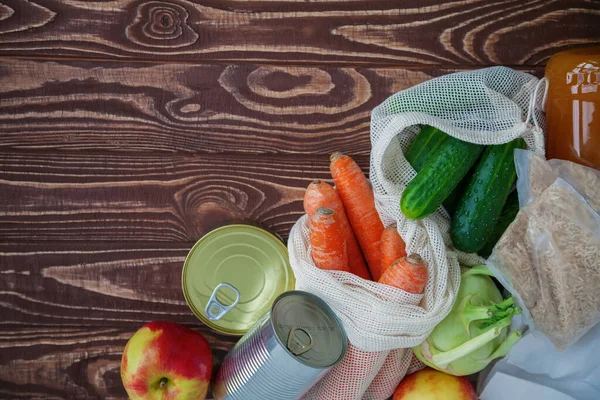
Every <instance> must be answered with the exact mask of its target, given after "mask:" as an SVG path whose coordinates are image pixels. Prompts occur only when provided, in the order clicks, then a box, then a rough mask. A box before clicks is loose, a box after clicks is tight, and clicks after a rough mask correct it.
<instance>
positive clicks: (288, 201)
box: [0, 152, 368, 242]
mask: <svg viewBox="0 0 600 400" xmlns="http://www.w3.org/2000/svg"><path fill="white" fill-rule="evenodd" d="M356 159H357V161H358V162H359V164H360V165H361V166H362V167H363V168H364V169H365V170H367V168H368V158H367V157H365V156H360V157H356ZM311 179H323V180H328V179H330V175H329V157H328V156H326V155H323V156H312V157H308V156H287V157H278V156H270V155H268V156H266V155H265V156H254V155H239V154H219V155H203V156H178V155H175V156H160V155H158V156H157V155H145V154H135V153H134V154H115V155H105V154H92V153H77V152H75V153H46V152H0V242H2V241H6V242H8V241H42V240H51V241H54V240H68V241H105V240H108V241H119V240H130V241H140V242H151V241H176V242H177V241H185V242H191V241H196V240H197V239H198V238H199V237H200V236H202V235H203V234H205V233H206V232H208V231H210V230H212V229H214V228H216V227H218V226H221V225H225V224H229V223H232V222H237V221H252V222H253V223H256V224H259V225H261V226H264V227H266V228H267V229H269V230H271V231H273V232H274V233H276V234H279V235H280V236H281V237H283V238H286V237H287V234H288V232H289V230H290V228H291V226H292V225H293V224H294V222H295V221H296V220H297V219H298V218H299V217H300V215H301V214H303V210H302V198H303V195H304V190H305V188H306V186H307V185H308V183H309V182H310V180H311Z"/></svg>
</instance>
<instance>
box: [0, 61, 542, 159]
mask: <svg viewBox="0 0 600 400" xmlns="http://www.w3.org/2000/svg"><path fill="white" fill-rule="evenodd" d="M454 71H455V70H444V69H437V68H423V69H390V68H379V69H369V68H365V69H362V68H358V69H355V68H316V67H273V66H255V65H228V66H222V65H189V64H177V63H169V64H159V65H157V64H150V63H126V64H124V63H115V62H77V61H61V62H55V61H26V60H6V59H5V60H2V62H1V63H0V99H2V100H1V101H0V130H1V131H2V135H0V148H2V147H6V148H19V149H45V150H54V149H57V150H86V149H91V150H95V151H97V150H111V151H126V150H133V151H161V152H191V153H196V152H203V153H206V152H223V151H225V152H234V151H235V152H241V153H297V154H330V153H332V152H335V151H342V152H345V153H349V154H365V155H366V154H368V153H369V150H370V142H369V121H370V113H371V110H372V109H373V108H374V107H376V106H377V105H378V104H379V103H381V102H382V101H383V100H385V99H386V98H387V97H388V96H390V95H391V94H393V93H395V92H397V91H399V90H402V89H406V88H408V87H411V86H414V85H416V84H418V83H421V82H423V81H425V80H428V79H430V78H431V77H434V76H438V75H441V74H444V73H449V72H454ZM530 72H532V71H531V70H530ZM533 72H536V70H534V71H533ZM538 72H539V71H538Z"/></svg>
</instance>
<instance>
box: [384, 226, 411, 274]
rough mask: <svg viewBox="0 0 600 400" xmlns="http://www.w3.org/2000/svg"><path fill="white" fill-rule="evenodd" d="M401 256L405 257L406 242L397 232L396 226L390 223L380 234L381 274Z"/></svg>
mask: <svg viewBox="0 0 600 400" xmlns="http://www.w3.org/2000/svg"><path fill="white" fill-rule="evenodd" d="M402 257H406V243H404V240H402V238H401V237H400V234H398V226H397V225H396V224H392V225H390V226H388V227H387V228H385V229H384V230H383V233H382V234H381V274H382V275H383V274H385V271H386V270H387V269H388V267H389V266H390V265H392V263H393V262H394V261H396V260H397V259H399V258H402Z"/></svg>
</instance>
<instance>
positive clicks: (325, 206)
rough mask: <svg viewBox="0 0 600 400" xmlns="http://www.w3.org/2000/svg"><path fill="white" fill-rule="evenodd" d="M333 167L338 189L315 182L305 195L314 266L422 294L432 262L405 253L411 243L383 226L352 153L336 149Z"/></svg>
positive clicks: (305, 208)
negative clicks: (340, 151)
mask: <svg viewBox="0 0 600 400" xmlns="http://www.w3.org/2000/svg"><path fill="white" fill-rule="evenodd" d="M330 171H331V176H332V177H333V181H334V183H335V186H336V188H337V190H336V189H335V188H333V187H332V186H331V185H329V184H327V183H325V182H322V181H313V182H312V183H311V184H310V185H308V188H307V190H306V194H305V195H304V210H305V211H306V214H307V215H308V217H309V220H310V244H311V248H312V257H313V261H314V262H315V265H316V266H317V267H318V268H320V269H325V270H336V271H347V272H351V273H353V274H355V275H357V276H360V277H361V278H363V279H368V280H372V279H373V280H375V281H377V282H380V283H385V284H387V285H390V286H394V287H397V288H400V289H402V290H405V291H407V292H410V293H415V294H418V293H422V292H423V290H424V288H425V283H426V282H427V266H426V265H425V262H424V261H423V260H422V259H421V258H420V257H419V256H418V255H416V254H413V255H410V256H409V257H406V245H405V243H404V241H403V240H402V238H401V237H400V235H399V234H398V230H397V227H396V225H395V224H394V225H391V226H389V227H387V228H384V226H383V223H382V222H381V220H380V219H379V215H378V214H377V210H376V209H375V197H374V195H373V190H372V189H371V185H370V183H369V181H368V180H367V177H366V176H365V174H364V173H363V172H362V170H361V169H360V167H359V166H358V165H357V164H356V162H355V161H354V160H353V159H352V158H351V157H350V156H347V155H343V154H341V153H335V154H333V155H332V156H331V164H330ZM365 261H366V262H365Z"/></svg>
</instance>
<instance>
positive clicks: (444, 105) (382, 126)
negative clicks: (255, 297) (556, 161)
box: [288, 67, 544, 400]
mask: <svg viewBox="0 0 600 400" xmlns="http://www.w3.org/2000/svg"><path fill="white" fill-rule="evenodd" d="M542 83H543V80H542V81H539V80H538V79H537V78H535V77H534V76H532V75H529V74H526V73H523V72H518V71H515V70H512V69H509V68H504V67H494V68H487V69H482V70H477V71H470V72H459V73H455V74H450V75H446V76H442V77H439V78H435V79H432V80H430V81H427V82H424V83H422V84H420V85H417V86H414V87H412V88H409V89H406V90H403V91H401V92H398V93H396V94H394V95H393V96H391V97H390V98H388V99H387V100H386V101H385V102H383V103H382V104H381V105H379V106H378V107H377V108H375V109H374V110H373V113H372V116H371V144H372V151H371V165H370V179H371V182H372V185H373V190H374V193H375V203H376V207H377V210H378V212H379V216H380V217H381V220H382V221H383V223H384V225H386V226H388V225H390V224H392V223H394V222H395V223H397V224H398V232H399V233H400V235H401V236H402V238H403V239H404V241H405V242H406V251H407V253H408V254H411V253H418V254H419V255H420V256H421V257H422V258H423V259H424V260H425V261H426V262H427V264H428V272H429V277H428V281H427V285H426V288H425V293H424V294H423V295H414V294H410V293H407V292H404V291H402V290H400V289H396V288H393V287H390V286H386V285H382V284H379V283H376V282H370V281H366V280H364V279H361V278H359V277H357V276H355V275H353V274H350V273H347V272H342V271H323V270H320V269H318V268H317V267H316V266H315V265H314V263H313V261H312V258H311V256H310V246H309V239H308V237H309V236H308V228H307V217H306V215H305V216H303V217H302V218H300V220H298V222H297V223H296V224H295V225H294V227H293V228H292V231H291V233H290V238H289V242H288V249H289V254H290V262H291V265H292V268H293V270H294V274H295V276H296V288H297V289H299V290H305V291H308V292H311V293H314V294H316V295H317V296H319V297H321V298H322V299H323V300H325V301H326V302H327V303H328V304H329V306H331V308H332V309H333V310H334V311H335V312H336V314H337V315H338V317H339V318H340V320H341V321H342V323H343V325H344V328H345V330H346V333H347V335H348V339H349V342H350V345H349V350H348V353H347V355H346V357H345V358H344V360H343V361H342V362H341V363H340V364H338V365H337V366H335V367H334V368H332V369H331V370H330V371H329V372H328V373H327V374H326V375H325V377H324V378H323V379H321V380H320V381H319V382H318V383H317V384H316V385H315V386H314V387H313V388H312V389H311V390H310V391H309V392H308V393H307V394H306V395H305V396H304V397H303V398H304V399H305V400H336V399H339V400H351V399H382V400H383V399H387V398H389V397H390V396H391V395H392V394H393V392H394V389H395V388H396V386H397V385H398V383H399V382H400V381H401V380H402V378H403V377H404V375H405V374H406V373H407V371H409V369H411V370H415V369H418V368H419V363H418V362H415V361H414V360H413V355H412V351H411V350H410V349H409V348H410V347H413V346H416V345H418V344H419V343H421V342H422V341H423V340H424V339H425V338H426V337H427V336H428V335H429V333H430V332H431V331H432V330H433V328H434V327H435V325H437V324H438V323H439V322H440V321H441V320H442V319H443V318H444V317H445V316H446V315H447V314H448V313H449V312H450V309H451V308H452V305H453V302H454V299H455V295H456V292H457V290H458V286H459V284H460V266H459V261H460V262H461V263H462V264H464V265H474V264H477V263H481V262H482V261H483V260H482V259H480V258H479V257H477V256H474V255H467V254H463V253H460V252H457V251H455V250H454V249H453V248H452V245H451V241H450V236H449V226H450V219H449V216H448V214H447V213H446V211H445V210H444V209H443V208H442V207H440V208H439V209H438V211H437V212H435V213H433V214H432V215H430V216H428V217H426V218H425V219H423V220H421V221H411V220H408V219H407V218H405V217H404V216H403V214H402V213H401V211H400V197H401V194H402V191H403V190H404V188H405V187H406V185H407V184H408V182H409V181H410V180H411V179H412V178H413V177H414V176H415V175H416V172H415V171H414V170H413V168H412V167H411V166H410V164H409V163H408V162H407V161H406V159H405V158H404V155H403V154H404V151H406V149H407V148H408V145H409V144H410V143H411V141H412V140H413V139H414V137H415V135H416V134H417V132H418V131H419V129H420V125H431V126H434V127H437V128H439V129H441V130H442V131H444V132H446V133H448V134H449V135H451V136H453V137H455V138H457V139H460V140H463V141H467V142H472V143H479V144H501V143H506V142H509V141H511V140H513V139H515V138H517V137H523V138H524V139H525V142H526V143H527V146H528V148H529V149H530V150H532V151H534V152H536V153H538V154H541V155H544V134H543V126H540V122H538V121H540V117H541V114H539V111H538V109H539V108H540V107H539V106H540V105H541V104H543V101H544V100H543V99H540V98H538V97H544V96H538V91H539V89H540V87H541V86H542V85H541V84H542ZM530 121H532V122H533V123H534V124H533V125H532V124H530ZM542 123H543V122H542ZM411 363H412V364H411ZM411 365H412V367H411Z"/></svg>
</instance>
